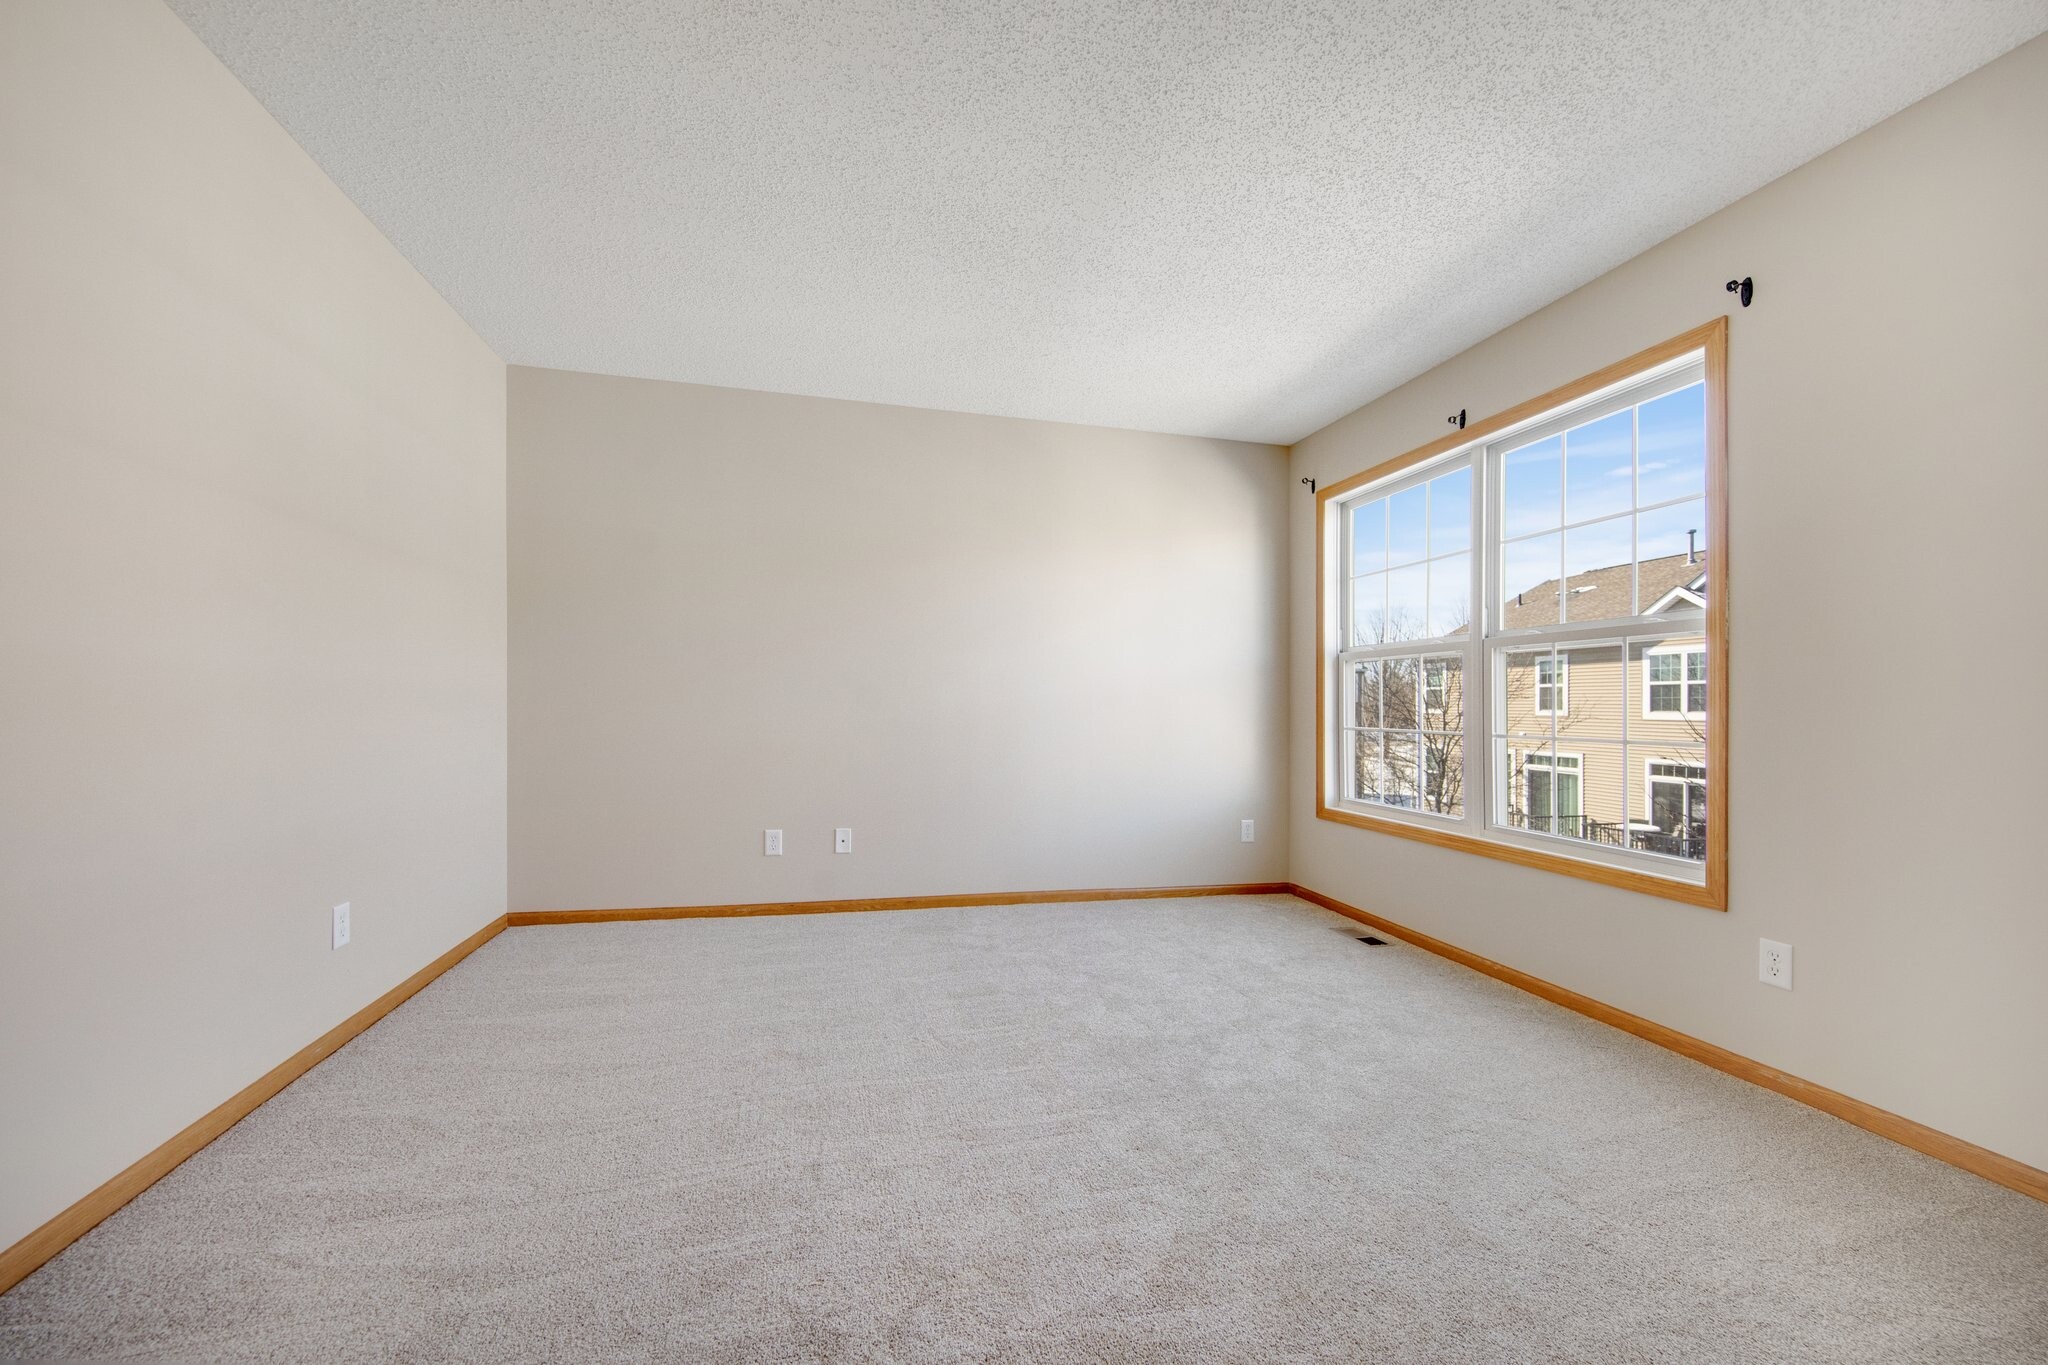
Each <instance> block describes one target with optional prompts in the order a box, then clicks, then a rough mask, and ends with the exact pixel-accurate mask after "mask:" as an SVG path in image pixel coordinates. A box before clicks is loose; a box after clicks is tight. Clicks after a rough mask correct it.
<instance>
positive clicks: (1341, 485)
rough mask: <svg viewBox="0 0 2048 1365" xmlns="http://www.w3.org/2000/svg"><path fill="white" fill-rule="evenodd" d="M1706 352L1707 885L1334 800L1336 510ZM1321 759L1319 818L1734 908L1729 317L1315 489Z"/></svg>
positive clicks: (1318, 768) (1318, 765) (1646, 892)
mask: <svg viewBox="0 0 2048 1365" xmlns="http://www.w3.org/2000/svg"><path fill="white" fill-rule="evenodd" d="M1694 351H1699V352H1702V353H1703V354H1704V358H1705V368H1706V381H1707V397H1706V421H1707V549H1706V554H1705V555H1704V557H1703V558H1704V565H1705V569H1706V572H1707V575H1708V582H1709V584H1710V585H1711V586H1710V590H1709V591H1708V593H1707V605H1706V649H1707V712H1708V714H1709V715H1710V716H1711V717H1713V722H1712V724H1710V725H1709V726H1708V729H1707V742H1706V759H1707V762H1706V768H1707V856H1706V860H1705V869H1704V870H1705V879H1704V881H1702V882H1691V881H1681V880H1679V879H1677V878H1673V877H1661V876H1658V875H1656V874H1654V873H1650V872H1640V871H1637V870H1635V869H1633V868H1627V867H1617V866H1614V865H1612V864H1609V863H1600V862H1592V861H1589V860H1587V859H1583V858H1576V857H1570V856H1566V855H1562V854H1556V853H1548V852H1545V851H1543V850H1541V849H1533V848H1527V847H1524V846H1522V845H1520V844H1514V843H1508V842H1505V841H1502V840H1498V839H1491V838H1484V837H1481V836H1479V835H1475V834H1468V833H1465V832H1463V831H1460V830H1450V829H1440V828H1433V827H1430V826H1427V825H1422V824H1418V823H1414V822H1410V821H1405V820H1398V819H1392V818H1386V817H1380V816H1375V815H1369V814H1366V813H1364V812H1361V811H1354V810H1346V809H1342V808H1339V807H1336V806H1332V805H1331V804H1330V803H1329V777H1330V735H1329V726H1330V710H1329V708H1330V682H1331V673H1332V670H1333V668H1334V666H1335V659H1336V654H1335V652H1334V649H1333V645H1334V641H1333V638H1332V634H1331V619H1330V594H1331V587H1332V581H1331V578H1332V565H1331V560H1330V504H1331V503H1332V502H1333V501H1335V500H1337V499H1341V498H1343V497H1345V496H1347V495H1348V494H1350V493H1353V492H1356V491H1357V490H1358V489H1361V488H1364V487H1365V486H1367V485H1368V484H1373V483H1378V482H1379V481H1380V480H1382V479H1386V478H1388V477H1390V476H1392V475H1395V474H1398V473H1400V472H1401V471H1403V470H1405V469H1410V468H1413V467H1414V466H1416V465H1419V464H1422V463H1423V462H1424V461H1427V460H1433V459H1435V458H1437V457H1438V456H1440V455H1446V454H1449V453H1450V452H1451V451H1454V450H1461V449H1463V448H1465V447H1467V446H1476V445H1479V444H1481V443H1483V442H1484V441H1485V440H1486V439H1487V438H1489V437H1491V436H1493V435H1495V434H1496V433H1498V432H1502V431H1505V430H1507V429H1508V428H1510V427H1514V426H1519V425H1521V424H1522V423H1524V422H1528V421H1530V420H1531V419H1533V418H1536V417H1540V416H1542V415H1543V414H1544V413H1546V412H1549V411H1550V410H1552V409H1554V408H1560V407H1563V406H1565V405H1566V404H1569V403H1573V402H1576V401H1578V400H1579V399H1582V398H1585V397H1587V396H1588V395H1591V394H1595V393H1598V392H1599V391H1600V390H1602V389H1606V388H1610V387H1612V386H1614V385H1616V384H1619V383H1621V382H1622V381H1624V380H1626V379H1629V378H1631V377H1632V376H1634V375H1636V374H1639V373H1641V372H1642V371H1645V370H1650V369H1654V368H1656V367H1657V366H1659V365H1663V364H1666V363H1668V362H1670V361H1673V360H1676V359H1678V358H1679V357H1681V356H1684V355H1687V354H1689V353H1691V352H1694ZM1315 510H1316V618H1315V619H1316V629H1315V635H1316V641H1315V648H1316V658H1315V679H1316V761H1315V764H1314V765H1313V771H1314V780H1315V787H1316V791H1315V796H1316V818H1317V819H1320V820H1328V821H1331V822H1332V823H1334V824H1340V825H1350V826H1352V827H1354V828H1358V829H1365V830H1371V831H1373V832H1375V833H1379V834H1392V835H1396V836H1398V837H1400V838H1404V839H1412V840H1415V841H1417V842H1420V843H1425V844H1433V845H1435V846H1437V847H1439V848H1449V849H1456V850H1459V851H1461V852H1466V853H1477V854H1479V855H1481V856H1482V857H1487V858H1494V859H1497V860H1499V861H1502V862H1508V863H1514V864H1517V865H1519V866H1522V867H1533V868H1537V869H1540V870H1542V871H1545V872H1554V873H1558V874H1560V875H1562V876H1567V877H1577V878H1580V879H1582V880H1585V881H1591V882H1598V883H1601V884H1603V885H1606V886H1614V887H1619V888H1621V889H1623V890H1627V891H1636V892H1640V893H1642V894H1644V895H1647V896H1654V897H1657V898H1659V899H1663V900H1673V901H1679V902H1682V903H1684V904H1688V905H1696V906H1701V907H1703V908H1705V909H1709V910H1722V911H1725V910H1726V909H1727V908H1728V723H1729V706H1728V599H1729V573H1728V319H1727V317H1726V316H1722V317H1718V318H1715V319H1714V320H1713V321H1711V322H1708V323H1706V324H1704V325H1702V326H1699V327H1695V328H1693V329H1692V330H1690V331H1687V332H1682V333H1680V334H1679V335H1677V336H1675V337H1672V338H1671V339H1670V340H1669V341H1664V342H1660V343H1658V344H1657V345H1655V346H1651V347H1649V348H1647V349H1645V350H1642V351H1638V352H1637V353H1636V354H1634V355H1632V356H1629V357H1628V358H1627V359H1625V360H1619V361H1616V362H1615V363H1614V364H1612V365H1607V366H1604V367H1602V368H1601V369H1598V370H1595V371H1593V372H1592V373H1591V374H1588V375H1584V376H1582V377H1581V378H1578V379H1575V380H1573V381H1572V382H1571V383H1569V384H1565V385H1562V386H1560V387H1558V388H1555V389H1552V390H1550V391H1549V392H1548V393H1544V394H1539V395H1537V396H1536V397H1534V398H1530V399H1527V400H1525V401H1523V402H1521V403H1517V404H1515V405H1514V406H1513V407H1510V408H1506V409H1503V410H1502V411H1500V412H1497V413H1495V414H1493V415H1492V416H1490V417H1487V418H1485V419H1483V420H1481V421H1477V422H1473V423H1471V424H1470V425H1468V426H1467V427H1465V428H1464V429H1463V430H1460V431H1456V432H1453V433H1451V434H1450V435H1447V436H1443V437H1439V438H1438V439H1437V440H1434V441H1431V442H1429V443H1428V444H1427V445H1422V446H1417V447H1416V448H1415V449H1413V450H1411V451H1408V452H1407V453H1406V454H1403V455H1397V456H1395V457H1394V458H1393V459H1391V460H1385V461H1382V462H1381V463H1379V464H1377V465H1374V466H1373V467H1371V468H1370V469H1366V470H1363V471H1361V472H1360V473H1357V474H1354V475H1352V476H1350V477H1349V478H1346V479H1340V480H1338V481H1336V482H1335V483H1332V484H1330V485H1329V486H1328V487H1326V488H1319V489H1317V490H1316V509H1315Z"/></svg>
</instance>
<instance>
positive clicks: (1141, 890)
mask: <svg viewBox="0 0 2048 1365" xmlns="http://www.w3.org/2000/svg"><path fill="white" fill-rule="evenodd" d="M1290 889H1291V888H1290V886H1289V884H1288V883H1286V882H1243V883H1239V884H1236V885H1228V886H1139V887H1122V888H1115V889H1110V888H1104V889H1099V890H1088V891H973V892H965V893H962V894H960V895H957V896H879V897H874V898H872V899H868V900H839V901H756V902H753V903H750V904H740V905H666V906H650V907H646V908H641V909H626V910H515V911H513V912H512V913H511V914H510V915H507V916H506V917H505V918H506V922H507V923H508V924H509V925H510V926H511V927H512V928H514V929H518V928H522V927H525V926H528V925H534V924H608V923H615V922H618V921H622V920H650V919H725V918H729V917H734V916H742V915H829V914H837V913H840V912H843V911H849V910H939V909H944V908H947V907H951V906H963V905H1039V904H1046V903H1051V902H1061V903H1064V902H1070V901H1138V900H1158V899H1161V898H1163V897H1169V896H1284V895H1286V894H1288V892H1289V890H1290Z"/></svg>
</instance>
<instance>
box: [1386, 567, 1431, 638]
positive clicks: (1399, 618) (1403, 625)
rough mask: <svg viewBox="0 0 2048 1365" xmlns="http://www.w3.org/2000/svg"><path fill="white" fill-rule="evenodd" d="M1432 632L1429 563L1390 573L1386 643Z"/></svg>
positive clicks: (1388, 578)
mask: <svg viewBox="0 0 2048 1365" xmlns="http://www.w3.org/2000/svg"><path fill="white" fill-rule="evenodd" d="M1428 632H1429V566H1428V565H1427V564H1410V565H1409V566H1408V567H1407V568H1405V569H1395V570H1394V571H1392V572H1391V573H1389V574H1388V575H1387V618H1386V632H1385V635H1384V636H1383V637H1382V640H1381V641H1379V642H1376V643H1384V642H1386V641H1392V640H1420V639H1422V638H1423V636H1425V635H1426V634H1428Z"/></svg>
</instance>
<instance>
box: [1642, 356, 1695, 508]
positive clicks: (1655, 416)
mask: <svg viewBox="0 0 2048 1365" xmlns="http://www.w3.org/2000/svg"><path fill="white" fill-rule="evenodd" d="M1636 442H1637V449H1636V489H1637V492H1636V504H1637V505H1638V506H1649V505H1651V504H1653V503H1660V502H1669V501H1671V500H1672V499H1673V498H1684V497H1700V496H1703V495H1704V494H1705V493H1706V491H1707V386H1706V385H1705V384H1704V383H1701V384H1694V385H1691V386H1690V387H1688V388H1683V389H1680V390H1678V392H1676V393H1667V394H1665V395H1664V396H1663V397H1662V398H1656V399H1652V400H1651V401H1650V402H1647V403H1644V404H1643V405H1642V406H1640V407H1638V408H1637V409H1636Z"/></svg>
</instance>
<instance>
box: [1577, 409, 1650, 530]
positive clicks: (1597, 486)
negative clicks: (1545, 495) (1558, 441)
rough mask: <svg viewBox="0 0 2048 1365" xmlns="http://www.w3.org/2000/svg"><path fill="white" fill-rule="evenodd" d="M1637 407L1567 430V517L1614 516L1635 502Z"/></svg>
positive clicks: (1587, 519) (1579, 519)
mask: <svg viewBox="0 0 2048 1365" xmlns="http://www.w3.org/2000/svg"><path fill="white" fill-rule="evenodd" d="M1635 425H1636V424H1635V409H1633V408H1624V409H1622V410H1621V411H1620V412H1617V413H1613V414H1611V415H1609V416H1606V417H1603V418H1601V419H1600V420H1599V421H1597V422H1588V423H1586V425H1584V426H1582V427H1573V428H1572V429H1571V430H1570V431H1567V432H1566V433H1565V434H1564V519H1565V521H1566V522H1567V523H1569V522H1576V521H1591V520H1593V519H1594V518H1595V517H1611V516H1614V515H1616V514H1617V513H1622V512H1626V511H1628V510H1629V509H1630V508H1631V507H1633V506H1635V500H1634V493H1635V485H1634V475H1635Z"/></svg>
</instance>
